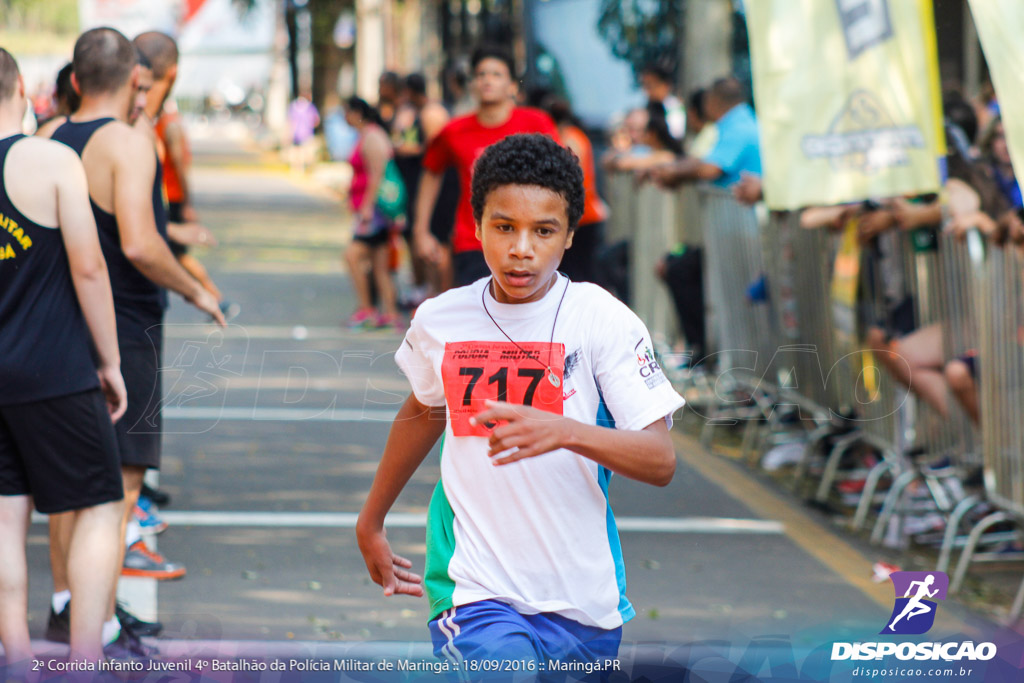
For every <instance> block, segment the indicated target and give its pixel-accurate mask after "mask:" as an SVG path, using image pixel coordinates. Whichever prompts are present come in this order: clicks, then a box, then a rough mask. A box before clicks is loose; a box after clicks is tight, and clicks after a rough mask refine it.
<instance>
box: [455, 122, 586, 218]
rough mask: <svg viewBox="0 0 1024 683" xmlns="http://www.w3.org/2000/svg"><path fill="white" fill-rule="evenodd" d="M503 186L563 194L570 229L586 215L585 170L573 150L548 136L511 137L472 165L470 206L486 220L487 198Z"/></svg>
mask: <svg viewBox="0 0 1024 683" xmlns="http://www.w3.org/2000/svg"><path fill="white" fill-rule="evenodd" d="M502 185H538V186H540V187H544V188H547V189H549V190H551V191H552V192H555V193H556V194H559V195H561V196H562V197H563V198H564V199H565V201H566V204H567V205H568V211H567V214H568V218H569V230H570V231H572V230H575V229H576V226H577V225H579V222H580V218H581V217H582V216H583V169H582V168H580V161H579V159H577V158H576V155H575V154H573V153H572V150H570V149H568V148H567V147H562V146H561V145H560V144H558V143H557V142H555V141H554V140H552V139H551V138H549V137H548V136H546V135H540V134H538V133H533V134H529V135H509V136H508V137H507V138H505V139H504V140H501V141H500V142H496V143H494V144H493V145H491V146H490V147H488V148H487V149H486V150H484V153H483V154H482V155H480V158H479V159H477V160H476V164H475V165H474V166H473V187H472V195H471V199H470V203H471V204H472V205H473V218H474V219H476V222H477V223H479V222H480V221H481V220H482V219H483V215H484V204H485V203H486V201H487V195H489V194H490V193H491V192H493V191H494V190H495V189H497V188H499V187H501V186H502Z"/></svg>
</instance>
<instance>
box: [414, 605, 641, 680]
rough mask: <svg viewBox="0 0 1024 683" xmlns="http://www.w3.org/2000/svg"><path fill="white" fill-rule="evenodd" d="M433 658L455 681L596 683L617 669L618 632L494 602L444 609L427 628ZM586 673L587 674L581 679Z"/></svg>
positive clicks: (619, 632) (551, 614)
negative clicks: (443, 664)
mask: <svg viewBox="0 0 1024 683" xmlns="http://www.w3.org/2000/svg"><path fill="white" fill-rule="evenodd" d="M429 627H430V638H431V640H432V641H433V644H434V655H436V656H437V657H438V658H439V659H441V660H442V661H446V662H448V663H449V664H451V666H452V668H453V670H454V671H461V672H462V673H463V675H462V676H451V678H452V679H460V680H511V679H523V680H542V681H555V680H564V679H565V677H566V671H565V669H563V668H562V667H553V666H551V663H552V662H559V663H564V664H566V665H568V667H566V668H567V670H568V671H567V673H568V674H569V675H571V677H572V679H573V680H585V681H590V680H593V681H599V680H604V679H606V678H607V675H608V674H610V673H612V672H614V671H617V670H618V659H617V657H618V654H619V643H620V642H621V641H622V628H621V627H620V628H615V629H612V630H606V629H603V628H598V627H597V626H584V625H583V624H580V623H579V622H576V621H573V620H572V619H567V618H566V617H563V616H560V615H558V614H553V613H545V614H520V613H519V612H517V611H515V610H514V609H513V608H512V607H510V606H509V605H506V604H505V603H503V602H498V601H497V600H482V601H480V602H474V603H470V604H468V605H460V606H458V607H453V608H451V609H448V610H445V611H444V612H442V613H441V615H440V616H439V617H438V618H437V619H434V620H432V621H431V622H430V623H429ZM587 674H589V675H587Z"/></svg>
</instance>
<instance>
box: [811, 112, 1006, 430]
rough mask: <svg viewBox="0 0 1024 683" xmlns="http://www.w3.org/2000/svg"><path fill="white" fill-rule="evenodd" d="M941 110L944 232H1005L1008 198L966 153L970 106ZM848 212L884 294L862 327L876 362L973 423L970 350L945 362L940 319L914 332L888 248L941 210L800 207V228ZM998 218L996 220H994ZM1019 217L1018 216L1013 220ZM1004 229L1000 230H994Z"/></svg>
mask: <svg viewBox="0 0 1024 683" xmlns="http://www.w3.org/2000/svg"><path fill="white" fill-rule="evenodd" d="M944 106H945V109H946V126H945V128H946V141H947V147H948V150H949V152H948V155H947V158H946V165H947V168H948V170H949V180H948V181H947V182H946V186H945V189H946V192H947V194H948V196H949V202H948V211H949V214H950V218H951V220H950V222H949V229H950V230H951V231H952V232H954V234H962V233H964V232H965V231H966V230H967V229H970V228H973V227H977V228H979V229H981V230H982V232H983V233H986V234H988V235H990V236H992V237H993V238H996V239H998V235H1000V234H1005V233H1006V232H1008V231H1009V230H1010V228H1009V227H1008V226H1009V225H1010V224H1011V222H1012V221H1014V220H1016V213H1015V212H1014V211H1012V210H1010V209H1009V202H1008V201H1007V200H1006V198H1005V197H1003V196H1001V195H1000V193H999V191H998V188H997V186H996V184H995V182H994V180H993V179H992V178H991V177H989V176H988V174H987V173H985V162H981V163H977V162H976V161H975V160H973V159H972V158H971V152H970V149H971V141H972V140H973V139H974V138H975V136H976V133H977V122H976V119H975V116H974V112H973V110H972V108H971V107H970V105H967V104H966V102H963V100H962V98H957V97H948V96H947V98H946V101H945V103H944ZM851 217H858V218H859V226H858V232H859V237H860V239H861V241H862V242H863V243H864V244H866V245H870V247H871V253H872V254H874V259H873V261H874V267H875V268H877V269H878V271H879V275H880V277H878V278H876V279H878V280H881V284H882V285H883V289H884V291H883V292H877V293H876V294H875V295H876V296H877V297H882V298H884V300H885V301H886V309H887V311H886V312H887V315H886V317H885V319H884V320H879V321H875V324H874V325H873V326H872V327H871V328H870V329H869V330H868V333H867V343H868V346H869V347H870V348H871V349H872V350H873V351H874V352H875V357H876V359H877V360H878V362H879V363H880V364H881V365H882V366H883V367H885V368H886V370H887V371H888V372H889V373H890V374H891V375H892V376H893V378H895V379H896V380H897V381H898V382H900V383H901V384H902V385H904V386H905V387H907V388H908V389H909V390H911V391H912V392H913V393H914V394H915V395H916V396H917V397H918V398H920V399H921V400H922V401H924V402H925V403H926V404H927V405H929V406H930V407H931V408H932V409H934V410H935V411H936V412H938V413H939V415H941V416H942V417H948V416H949V406H948V404H947V393H948V391H947V390H952V392H953V394H954V396H955V397H956V398H957V399H958V400H959V401H960V403H961V404H962V405H963V406H964V409H965V411H966V412H967V414H968V415H969V416H970V417H971V419H972V420H974V421H975V422H977V421H978V407H977V387H976V384H975V379H974V377H975V372H976V364H977V352H976V350H973V349H971V350H968V351H967V352H966V353H965V354H964V355H963V356H961V357H959V358H956V359H953V360H951V361H949V362H948V363H947V362H946V358H945V354H944V348H943V342H942V325H944V324H946V322H945V321H943V322H939V323H933V324H930V325H926V326H925V327H921V328H918V329H914V324H915V323H914V320H915V313H914V307H913V300H912V298H911V297H910V295H909V293H908V288H907V287H905V286H904V284H903V280H902V264H901V263H900V262H898V260H897V254H896V253H895V252H894V248H895V246H896V243H895V241H894V236H893V235H890V234H888V233H889V231H890V230H892V229H894V228H899V229H903V230H919V229H922V228H923V229H925V230H927V229H929V228H934V227H936V226H937V225H938V224H939V223H940V222H941V221H942V219H943V208H942V207H941V206H940V203H939V200H938V198H937V197H936V196H935V195H924V196H921V197H916V198H913V199H910V200H908V199H904V198H892V199H887V200H883V201H881V202H865V203H863V204H856V205H850V206H849V207H847V208H846V209H845V210H844V209H842V208H841V207H832V208H829V209H813V210H807V211H805V212H804V216H803V217H802V219H801V223H802V224H803V225H804V227H816V226H819V225H823V224H826V223H832V225H833V227H835V228H841V227H842V226H843V225H844V224H845V223H846V221H847V220H848V219H850V218H851ZM997 217H998V218H997ZM1018 222H1019V221H1018ZM1000 226H1004V227H1002V228H1001V227H1000Z"/></svg>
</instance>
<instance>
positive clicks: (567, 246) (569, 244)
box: [565, 228, 576, 249]
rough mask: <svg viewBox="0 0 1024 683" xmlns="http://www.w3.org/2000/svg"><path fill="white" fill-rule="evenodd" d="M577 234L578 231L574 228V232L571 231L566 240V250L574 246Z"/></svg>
mask: <svg viewBox="0 0 1024 683" xmlns="http://www.w3.org/2000/svg"><path fill="white" fill-rule="evenodd" d="M575 234H576V229H575V228H573V229H572V230H570V231H569V236H568V237H567V238H566V239H565V248H566V249H568V248H569V247H571V246H572V238H573V235H575Z"/></svg>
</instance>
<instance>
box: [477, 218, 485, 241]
mask: <svg viewBox="0 0 1024 683" xmlns="http://www.w3.org/2000/svg"><path fill="white" fill-rule="evenodd" d="M476 239H477V241H478V242H483V241H484V230H483V228H481V227H480V221H477V222H476Z"/></svg>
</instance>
